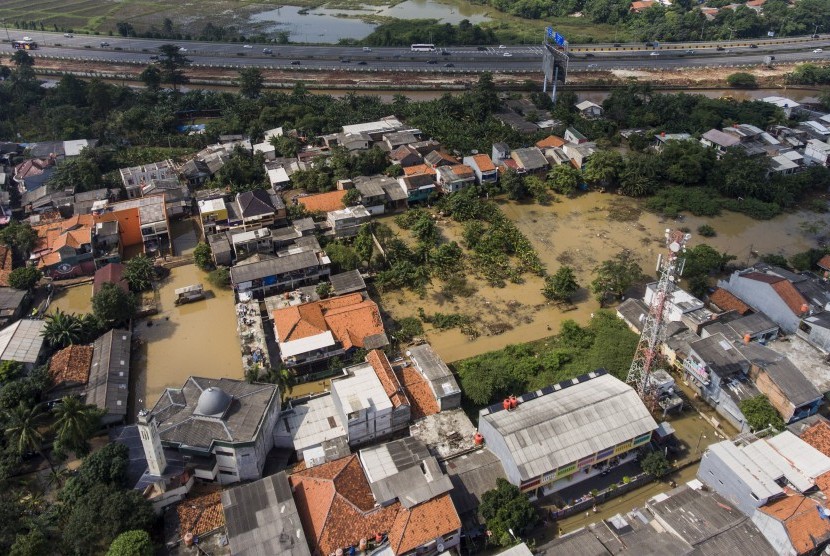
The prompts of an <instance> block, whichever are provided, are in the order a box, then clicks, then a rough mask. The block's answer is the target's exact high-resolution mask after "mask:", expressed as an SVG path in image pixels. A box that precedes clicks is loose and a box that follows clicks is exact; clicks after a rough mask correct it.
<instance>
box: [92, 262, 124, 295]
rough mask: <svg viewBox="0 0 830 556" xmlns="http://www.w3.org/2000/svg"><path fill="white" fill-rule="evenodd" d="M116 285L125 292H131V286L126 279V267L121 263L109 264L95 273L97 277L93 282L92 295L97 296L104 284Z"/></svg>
mask: <svg viewBox="0 0 830 556" xmlns="http://www.w3.org/2000/svg"><path fill="white" fill-rule="evenodd" d="M107 283H110V284H115V285H116V286H118V287H119V288H121V289H122V290H124V291H125V292H129V291H130V286H129V284H127V279H126V278H124V265H123V264H121V263H109V264H108V265H106V266H102V267H101V268H99V269H98V270H96V271H95V277H94V278H93V280H92V295H95V294H96V293H98V292H99V291H101V288H102V287H104V284H107Z"/></svg>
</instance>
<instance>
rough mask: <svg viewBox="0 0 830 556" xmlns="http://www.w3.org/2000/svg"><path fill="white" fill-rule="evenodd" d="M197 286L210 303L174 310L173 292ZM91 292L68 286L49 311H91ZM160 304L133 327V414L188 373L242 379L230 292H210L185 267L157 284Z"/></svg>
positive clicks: (192, 268)
mask: <svg viewBox="0 0 830 556" xmlns="http://www.w3.org/2000/svg"><path fill="white" fill-rule="evenodd" d="M195 283H202V284H205V287H206V288H207V289H208V299H206V300H204V301H197V302H194V303H191V304H188V305H182V306H181V307H176V306H175V305H174V304H173V299H174V290H175V289H176V288H181V287H183V286H187V285H189V284H195ZM91 294H92V286H91V285H83V286H76V287H74V288H69V289H67V290H64V291H62V292H60V293H59V294H57V295H56V296H55V298H54V300H53V302H52V303H53V304H52V307H55V308H59V309H61V310H63V311H71V312H75V313H85V312H89V311H91V309H92V308H91V305H90V295H91ZM159 300H160V305H159V314H158V315H155V316H153V317H151V318H149V319H144V320H140V321H138V322H137V323H136V325H135V337H136V338H139V339H140V340H141V341H142V343H141V346H140V347H139V348H137V349H134V351H133V362H132V365H133V366H132V370H133V377H134V379H135V384H134V386H133V392H132V394H133V401H134V405H133V407H135V408H136V410H138V409H141V408H142V407H149V406H152V404H154V403H155V402H156V400H157V399H158V397H159V395H160V394H161V392H162V391H163V390H164V388H166V387H168V386H175V387H178V386H181V385H182V384H183V383H184V381H185V380H186V379H187V377H188V376H190V375H195V376H204V377H211V378H219V377H230V378H242V360H241V354H240V347H239V339H238V338H237V335H236V317H235V315H234V300H233V294H232V292H230V291H228V290H218V289H215V288H212V287H211V286H210V285H209V284H208V282H207V276H206V275H205V273H204V272H202V271H201V270H199V269H197V268H196V267H195V266H194V265H187V266H181V267H178V268H174V269H172V270H171V272H170V277H169V278H167V279H166V280H164V282H162V283H161V284H160V288H159ZM148 323H152V326H147V324H148Z"/></svg>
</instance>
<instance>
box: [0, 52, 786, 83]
mask: <svg viewBox="0 0 830 556" xmlns="http://www.w3.org/2000/svg"><path fill="white" fill-rule="evenodd" d="M0 63H2V64H5V65H10V64H11V60H10V59H9V58H0ZM793 68H794V65H793V64H779V65H775V66H772V67H768V66H764V65H757V66H751V67H745V68H726V67H723V68H679V69H666V68H660V69H655V70H608V71H606V70H595V71H586V72H574V73H571V74H570V75H569V76H568V86H569V87H572V86H576V87H597V88H600V87H608V86H614V85H620V84H623V83H628V82H630V81H632V80H633V81H639V82H650V83H654V84H656V85H659V86H665V87H673V88H676V87H692V88H695V87H699V88H705V87H725V86H726V78H727V77H728V76H729V75H730V74H732V73H735V72H739V71H740V72H746V73H750V74H752V75H754V76H755V78H756V80H757V82H758V86H759V87H762V88H768V87H778V86H782V85H784V76H785V75H786V74H787V73H789V72H791V71H792V70H793ZM35 70H36V71H37V72H39V73H40V74H41V75H43V76H59V75H62V74H63V73H67V72H70V73H75V74H78V75H81V76H92V75H97V76H100V77H102V78H104V79H116V80H118V79H121V80H124V81H138V80H139V75H140V74H141V72H142V71H143V70H144V66H142V65H137V64H119V63H102V62H99V61H72V62H68V61H66V60H53V59H49V58H37V61H36V64H35ZM263 74H264V76H265V81H266V86H267V87H269V88H290V87H292V86H293V85H294V83H296V82H298V81H302V82H304V83H306V84H311V85H312V86H316V87H318V88H325V87H327V88H354V89H421V90H430V89H449V90H451V89H465V88H468V87H470V86H471V85H472V84H473V83H475V82H476V81H477V80H478V77H479V74H477V73H446V74H445V73H431V72H424V73H414V72H406V73H404V72H392V71H390V72H377V73H375V72H371V73H369V72H352V71H349V72H347V71H302V70H291V69H278V70H274V69H263ZM187 75H188V77H189V78H190V80H191V83H192V84H194V85H232V84H233V83H232V82H233V80H234V79H236V78H237V77H238V75H239V74H238V71H237V70H235V69H230V68H204V67H199V68H189V69H188V70H187ZM541 77H542V76H541V73H540V74H539V75H538V76H536V75H533V74H530V75H528V74H511V73H498V74H496V75H495V81H496V83H497V84H498V85H499V86H500V87H502V88H505V89H510V88H524V87H526V86H527V85H528V84H529V83H534V84H539V85H541Z"/></svg>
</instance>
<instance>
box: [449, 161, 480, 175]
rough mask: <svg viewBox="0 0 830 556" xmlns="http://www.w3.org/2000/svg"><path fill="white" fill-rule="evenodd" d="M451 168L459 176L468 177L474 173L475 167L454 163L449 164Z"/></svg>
mask: <svg viewBox="0 0 830 556" xmlns="http://www.w3.org/2000/svg"><path fill="white" fill-rule="evenodd" d="M449 169H450V170H452V173H453V174H455V175H456V176H458V177H468V176H472V175H473V173H474V172H473V169H472V168H470V167H469V166H467V165H466V164H453V165H452V166H449Z"/></svg>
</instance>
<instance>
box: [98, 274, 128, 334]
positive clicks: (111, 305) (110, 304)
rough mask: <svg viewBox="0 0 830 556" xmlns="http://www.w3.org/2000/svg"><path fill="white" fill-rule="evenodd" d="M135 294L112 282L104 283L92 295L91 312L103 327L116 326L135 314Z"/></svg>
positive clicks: (123, 323) (126, 321)
mask: <svg viewBox="0 0 830 556" xmlns="http://www.w3.org/2000/svg"><path fill="white" fill-rule="evenodd" d="M136 308H137V307H136V300H135V296H134V295H133V294H131V293H129V292H125V291H124V290H122V289H121V288H119V287H118V286H116V285H115V284H112V283H106V284H104V285H103V286H102V287H101V289H100V290H99V291H98V293H96V294H95V295H93V296H92V313H93V314H94V315H95V316H96V317H97V318H98V320H100V321H101V322H102V323H103V324H104V326H105V327H108V328H118V327H120V326H124V325H126V324H127V323H128V322H130V320H132V318H133V317H134V316H135V311H136Z"/></svg>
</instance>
